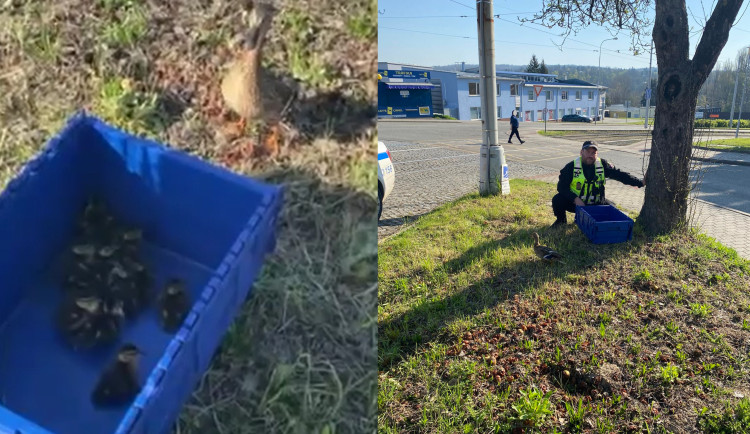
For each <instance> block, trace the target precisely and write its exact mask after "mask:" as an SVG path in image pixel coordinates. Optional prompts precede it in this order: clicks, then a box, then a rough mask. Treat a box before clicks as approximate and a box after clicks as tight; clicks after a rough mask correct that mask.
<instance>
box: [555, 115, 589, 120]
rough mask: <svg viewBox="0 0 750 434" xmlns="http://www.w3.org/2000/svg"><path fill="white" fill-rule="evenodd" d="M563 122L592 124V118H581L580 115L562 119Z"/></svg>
mask: <svg viewBox="0 0 750 434" xmlns="http://www.w3.org/2000/svg"><path fill="white" fill-rule="evenodd" d="M561 120H562V121H563V122H591V118H590V117H588V116H581V115H579V114H572V115H565V116H563V117H562V119H561Z"/></svg>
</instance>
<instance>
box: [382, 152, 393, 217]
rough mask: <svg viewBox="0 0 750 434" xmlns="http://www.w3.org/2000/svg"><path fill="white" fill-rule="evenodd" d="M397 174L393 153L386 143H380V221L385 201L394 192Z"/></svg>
mask: <svg viewBox="0 0 750 434" xmlns="http://www.w3.org/2000/svg"><path fill="white" fill-rule="evenodd" d="M395 182H396V172H395V171H394V170H393V161H392V160H391V153H390V151H388V148H387V147H386V146H385V143H383V142H381V141H378V220H380V214H382V213H383V201H384V200H385V198H386V197H388V195H389V194H391V190H393V184H394V183H395Z"/></svg>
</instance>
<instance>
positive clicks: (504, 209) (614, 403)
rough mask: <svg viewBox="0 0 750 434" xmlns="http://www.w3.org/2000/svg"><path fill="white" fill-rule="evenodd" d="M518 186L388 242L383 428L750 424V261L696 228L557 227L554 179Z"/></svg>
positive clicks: (433, 217) (466, 201) (383, 287)
mask: <svg viewBox="0 0 750 434" xmlns="http://www.w3.org/2000/svg"><path fill="white" fill-rule="evenodd" d="M511 191H512V194H511V195H509V196H502V197H487V198H481V197H479V196H478V195H476V194H473V195H469V196H467V197H464V198H462V199H460V200H457V201H455V202H453V203H451V204H447V205H444V206H443V207H441V208H440V209H438V210H436V211H435V212H433V213H431V214H429V215H427V216H424V217H422V218H421V219H420V220H419V221H418V222H416V224H415V225H414V226H412V227H410V228H408V229H406V230H404V231H403V232H402V233H400V234H398V235H396V236H394V237H392V238H390V239H388V240H385V241H384V242H382V243H381V244H380V246H379V256H378V265H379V271H378V274H379V288H378V300H379V307H378V331H379V333H378V370H379V392H378V418H379V427H380V431H381V432H387V433H395V432H451V433H453V432H465V433H473V432H510V431H511V430H513V429H514V428H526V431H524V432H534V431H536V432H582V431H586V432H615V431H617V432H689V431H695V430H697V429H698V430H701V431H708V432H718V431H717V430H718V429H719V428H725V429H729V427H731V426H732V424H734V426H735V428H736V427H740V428H736V430H735V431H733V432H743V431H742V430H745V431H747V430H749V429H750V416H748V415H750V413H748V412H747V410H748V409H750V402H748V401H747V400H746V399H740V398H738V397H740V396H747V395H748V393H750V377H749V376H748V374H750V357H749V356H748V347H747V342H748V339H750V294H748V291H747V288H748V287H750V263H748V261H745V260H743V259H741V258H739V257H738V256H737V254H736V252H734V251H733V250H731V249H727V248H725V247H723V246H721V245H719V244H718V243H717V242H715V241H713V240H712V239H709V238H707V237H705V236H702V235H696V234H695V233H692V232H688V233H682V234H674V235H672V236H668V237H660V238H657V239H648V238H646V237H645V236H644V235H643V234H642V233H641V232H640V231H639V230H638V229H637V228H636V231H635V235H634V239H633V240H632V241H631V242H628V243H621V244H614V245H592V244H590V243H589V242H588V241H587V239H586V238H585V237H584V235H583V234H582V233H581V232H580V230H578V228H577V227H576V226H575V225H574V224H569V225H567V226H566V227H564V228H556V229H550V228H549V225H550V224H551V223H552V221H553V216H552V214H551V210H550V208H549V200H550V198H551V196H552V194H553V193H554V186H553V185H552V184H548V183H541V182H534V181H523V180H511ZM571 221H572V219H571ZM533 232H538V233H539V235H540V237H541V243H542V244H546V245H548V246H550V247H553V248H555V249H557V250H558V251H559V252H560V253H561V254H562V255H563V256H564V263H553V264H548V263H544V262H542V261H540V260H539V259H537V258H536V256H535V255H534V253H533V248H532V246H533V241H532V238H531V234H532V233H533ZM725 432H730V431H725Z"/></svg>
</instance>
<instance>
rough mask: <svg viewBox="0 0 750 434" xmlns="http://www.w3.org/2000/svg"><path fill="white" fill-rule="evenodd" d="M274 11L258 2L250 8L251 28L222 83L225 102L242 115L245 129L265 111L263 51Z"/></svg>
mask: <svg viewBox="0 0 750 434" xmlns="http://www.w3.org/2000/svg"><path fill="white" fill-rule="evenodd" d="M275 13H276V8H275V7H274V6H273V5H270V4H268V3H261V2H255V6H254V7H253V9H252V11H251V12H250V23H249V24H250V29H249V31H248V32H247V34H246V35H245V37H244V38H243V43H242V50H241V51H240V53H239V55H238V56H237V58H236V59H235V60H234V62H232V64H231V65H230V66H229V69H228V70H227V72H226V75H225V76H224V79H223V80H222V83H221V94H222V96H223V97H224V102H225V103H226V105H227V107H228V108H229V109H231V110H232V111H234V112H235V113H237V114H238V115H239V116H240V122H239V124H240V125H239V127H240V130H241V131H244V129H245V125H246V123H247V121H259V120H263V117H264V114H265V113H264V110H263V100H262V98H261V77H260V74H261V71H260V65H261V60H262V55H261V52H262V49H263V43H264V42H265V39H266V33H268V29H269V28H270V27H271V20H272V19H273V16H274V14H275Z"/></svg>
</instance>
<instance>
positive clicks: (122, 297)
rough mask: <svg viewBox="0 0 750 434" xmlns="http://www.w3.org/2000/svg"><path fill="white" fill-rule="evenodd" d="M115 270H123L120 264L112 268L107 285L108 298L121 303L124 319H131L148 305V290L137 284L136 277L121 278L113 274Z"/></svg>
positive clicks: (127, 275)
mask: <svg viewBox="0 0 750 434" xmlns="http://www.w3.org/2000/svg"><path fill="white" fill-rule="evenodd" d="M115 270H124V268H123V267H122V266H121V265H120V264H118V265H116V267H115V268H113V273H112V274H111V275H110V284H109V293H110V296H111V297H112V298H113V299H115V300H118V301H119V302H121V303H122V309H123V312H124V314H125V317H126V318H133V317H135V316H136V315H137V314H138V313H139V312H140V311H141V310H143V308H144V307H145V306H146V305H147V304H148V293H149V291H148V289H149V288H148V287H146V286H145V285H143V284H142V283H141V282H139V281H138V280H137V276H135V277H134V276H131V275H130V274H126V277H125V278H122V277H120V276H121V275H120V274H116V273H114V271H115ZM112 276H116V277H112Z"/></svg>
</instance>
